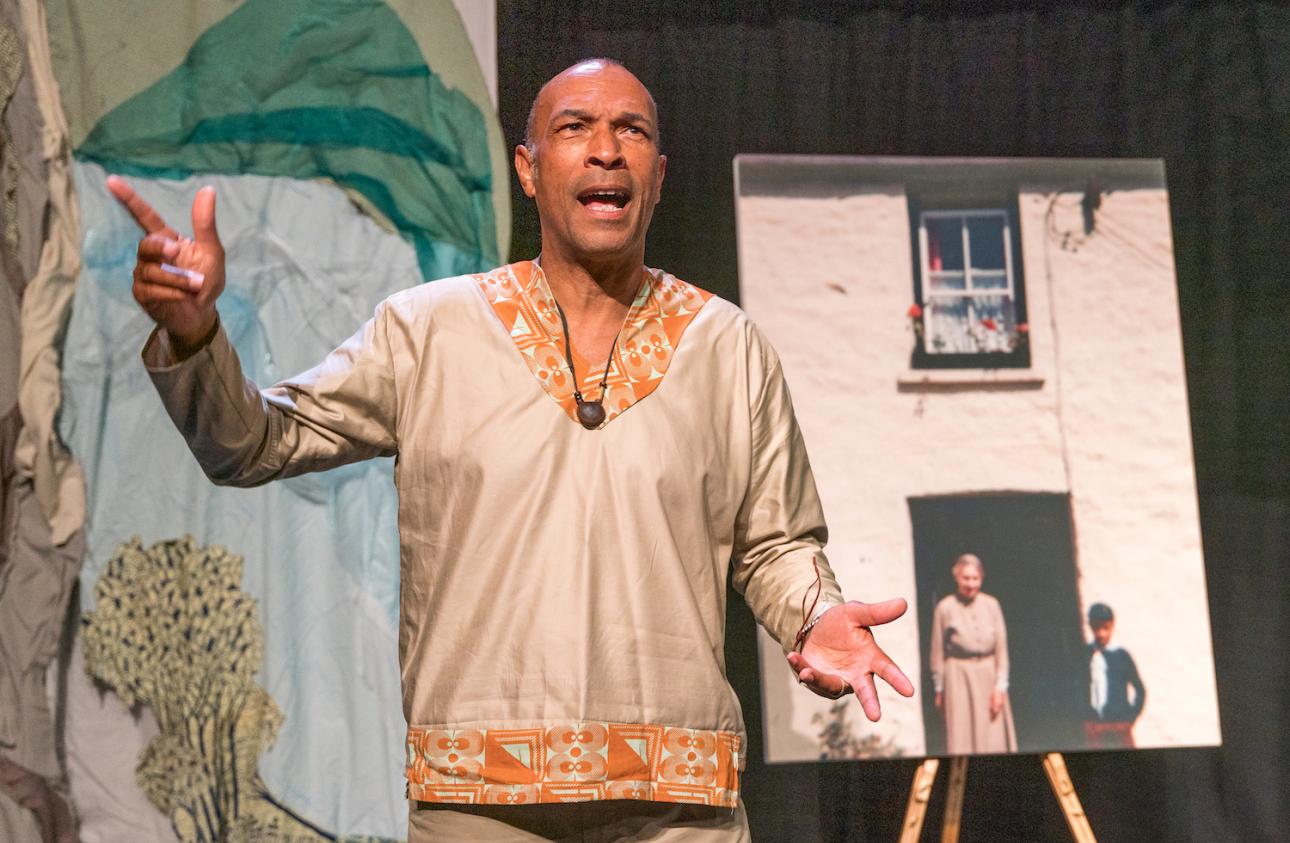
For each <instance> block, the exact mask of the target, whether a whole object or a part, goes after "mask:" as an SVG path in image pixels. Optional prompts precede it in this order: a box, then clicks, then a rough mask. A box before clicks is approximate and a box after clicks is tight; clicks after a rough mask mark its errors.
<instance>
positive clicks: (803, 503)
mask: <svg viewBox="0 0 1290 843" xmlns="http://www.w3.org/2000/svg"><path fill="white" fill-rule="evenodd" d="M529 123H530V129H529V136H528V137H527V138H526V143H525V144H524V145H521V146H519V147H517V148H516V150H515V168H516V172H517V174H518V176H519V180H520V184H521V185H522V187H523V189H524V192H525V194H526V195H527V196H529V197H530V198H532V199H533V200H534V201H535V202H536V203H537V208H538V213H539V217H540V220H541V229H542V252H541V255H540V258H539V260H535V261H522V262H520V263H517V264H511V265H509V266H505V267H500V268H498V269H496V270H493V271H492V272H489V273H484V274H481V275H478V276H466V277H460V278H452V279H443V280H440V281H436V282H434V283H431V284H425V285H421V286H418V287H415V288H413V289H410V290H405V291H403V292H401V293H398V294H396V295H394V296H392V297H390V298H389V299H387V300H386V301H385V302H383V303H382V304H381V305H380V306H379V307H378V308H377V312H376V315H375V317H374V318H373V319H372V320H371V321H370V322H368V323H367V325H365V326H364V327H363V328H362V329H361V330H360V331H359V332H358V333H357V334H356V335H355V336H354V337H352V338H351V339H350V340H349V341H347V342H346V343H345V344H344V345H342V346H341V347H340V348H339V349H337V350H336V351H335V352H333V353H332V354H331V355H330V356H329V357H328V358H327V360H325V361H324V362H323V363H322V364H321V365H320V366H318V367H317V368H315V369H313V370H311V371H309V372H306V373H304V374H303V375H300V376H298V377H296V378H293V379H291V380H289V381H286V382H284V383H283V384H280V385H278V386H276V387H273V388H272V389H268V390H264V391H263V392H262V393H261V392H259V391H258V390H257V389H256V387H255V386H254V385H253V384H250V383H248V382H246V381H244V379H243V378H242V375H241V370H240V366H239V364H238V361H237V356H236V354H235V353H234V352H233V350H232V347H231V346H230V344H229V342H228V340H227V337H225V336H224V334H223V332H222V330H221V329H220V327H219V320H218V318H217V315H216V310H215V301H216V298H217V297H218V295H219V292H220V290H221V289H222V288H223V286H224V258H223V249H222V247H221V246H220V243H219V238H218V235H217V233H216V229H215V197H214V194H213V191H212V190H210V189H209V188H204V189H203V190H201V191H199V192H198V194H197V197H196V199H195V200H194V203H193V228H194V237H193V238H192V239H188V238H183V237H180V236H179V235H178V234H177V233H176V232H175V231H174V230H173V229H171V228H169V227H167V226H166V224H165V223H164V221H162V220H161V219H160V218H159V217H158V216H157V214H156V213H155V212H153V211H152V209H151V208H149V207H148V206H147V204H146V203H144V202H143V200H141V199H140V198H139V197H138V196H137V195H135V194H134V192H133V191H132V190H131V189H130V188H129V187H128V186H127V185H126V184H125V183H124V182H122V181H121V180H119V179H116V178H113V179H111V180H109V189H110V190H111V191H112V192H113V193H114V194H115V195H116V196H117V198H118V199H120V200H121V201H122V202H123V203H124V204H125V205H126V207H127V208H128V209H129V210H130V212H131V213H132V214H133V215H134V217H135V219H136V220H138V222H139V224H140V225H141V226H143V228H144V229H145V230H146V232H147V234H146V235H145V236H144V238H143V240H142V241H141V242H140V245H139V260H138V264H137V266H136V269H135V285H134V294H135V297H136V299H137V300H138V301H139V303H140V305H142V306H143V308H144V309H145V310H146V311H147V312H148V313H149V314H150V315H151V316H152V317H153V319H154V320H156V322H157V323H158V328H157V330H156V331H155V332H154V335H153V336H152V337H151V338H150V339H149V342H148V344H147V346H146V348H145V349H144V360H145V362H146V363H147V364H148V366H149V369H150V371H151V372H152V376H153V379H154V382H155V383H156V384H157V387H158V390H159V392H160V393H161V395H162V397H163V399H164V402H165V404H166V407H167V410H168V411H169V413H170V414H171V417H172V418H173V419H174V421H175V423H176V425H177V426H178V427H179V429H180V430H181V431H182V432H183V433H184V435H185V437H186V438H187V440H188V442H189V444H190V447H191V448H192V450H193V452H194V454H195V455H196V456H197V458H198V460H199V461H200V462H201V464H202V466H203V468H204V470H205V471H206V472H207V474H208V475H209V476H210V477H211V478H212V479H214V480H215V481H216V482H219V483H227V484H238V485H252V484H256V483H263V482H266V481H268V480H272V479H275V478H278V477H286V476H290V475H294V474H298V473H301V472H303V471H310V470H319V469H324V468H329V467H332V466H335V465H340V464H342V463H346V462H350V461H353V460H356V459H362V458H366V457H371V456H376V455H390V454H397V455H398V462H397V466H396V473H395V479H396V483H397V485H398V489H399V535H400V545H401V547H400V553H401V582H400V588H401V606H400V618H401V619H400V637H399V656H400V663H401V666H402V675H403V685H404V688H403V691H404V693H403V701H404V716H405V717H406V719H407V722H408V727H409V728H408V743H407V749H408V754H407V757H408V780H409V798H410V800H411V817H410V828H409V835H410V837H411V838H412V839H414V840H422V839H424V840H431V839H436V840H437V839H445V840H468V839H486V840H501V839H517V840H530V839H544V838H555V839H564V838H570V839H584V838H585V839H602V838H603V839H632V838H634V837H648V839H651V840H658V839H684V840H687V841H688V840H696V841H697V840H704V839H713V840H740V839H746V837H747V821H746V819H745V816H744V813H743V808H742V805H740V803H739V800H738V770H739V769H740V768H741V767H742V766H743V761H744V751H745V749H744V729H743V722H742V716H741V714H740V710H739V704H738V700H737V699H735V696H734V693H733V691H732V689H731V688H730V685H729V683H728V682H727V681H726V678H725V665H724V652H723V645H724V641H723V634H724V614H725V606H724V597H725V578H726V576H727V570H728V569H729V571H730V576H731V578H732V581H733V583H734V586H735V587H736V588H737V589H738V590H739V591H740V592H741V593H743V595H744V596H745V598H746V599H747V600H748V602H749V604H750V605H751V607H752V608H753V611H754V613H755V614H756V615H757V618H758V620H759V621H760V622H761V623H762V624H763V625H764V626H766V627H767V629H768V630H770V632H771V633H772V634H773V635H774V636H775V637H776V638H777V639H778V640H779V641H780V643H781V644H782V645H784V648H785V651H786V653H787V657H788V660H789V664H790V665H791V667H792V669H793V670H794V671H795V673H796V675H797V677H798V679H799V681H800V682H802V684H804V685H806V686H807V687H809V688H810V689H811V690H813V691H815V692H816V693H817V694H821V695H823V696H828V697H838V696H841V695H842V694H844V693H848V692H850V691H851V690H852V689H854V690H855V692H856V693H857V695H858V696H859V698H860V701H861V705H862V706H863V708H864V710H865V713H866V715H867V716H868V717H870V718H871V719H873V720H877V719H878V716H879V713H880V709H879V704H878V698H877V692H876V689H875V686H874V680H873V676H874V675H875V674H877V675H879V676H882V678H883V679H884V680H885V681H887V682H888V683H889V684H891V685H892V686H893V687H894V688H895V689H896V690H897V691H898V692H899V693H901V694H904V695H906V696H909V695H911V694H912V693H913V686H912V685H911V683H910V682H909V680H908V679H907V678H906V677H905V675H904V674H903V673H902V672H901V671H900V669H899V668H898V667H897V666H896V665H895V664H894V663H892V662H891V660H890V659H889V658H887V656H886V655H885V654H884V653H883V652H882V650H881V649H880V648H879V647H878V646H877V645H876V643H875V642H874V640H873V636H872V635H871V634H870V632H869V627H870V626H871V625H875V624H881V623H886V622H888V621H891V620H894V619H895V618H897V617H899V616H900V615H901V614H902V613H903V612H904V610H905V602H904V601H903V600H890V601H886V602H884V603H877V604H870V605H866V604H862V603H843V602H842V596H841V592H840V590H839V588H838V585H837V582H836V580H835V578H834V576H833V574H832V572H831V571H830V570H829V567H828V564H827V561H826V560H825V558H824V556H823V554H822V553H821V552H820V547H821V546H822V544H823V542H824V539H825V535H826V531H825V526H824V522H823V516H822V512H821V509H820V503H819V499H818V496H817V494H816V490H815V484H814V480H813V479H812V477H811V473H810V467H809V465H808V463H807V459H806V451H805V447H804V445H803V443H802V439H801V435H800V433H799V431H798V428H797V425H796V421H795V420H794V417H793V412H792V406H791V404H790V401H789V398H788V393H787V389H786V387H785V385H784V381H783V376H782V373H781V371H780V367H779V363H778V360H777V358H776V357H775V355H774V352H773V351H772V350H771V349H770V347H769V346H768V345H767V344H766V342H765V340H764V339H763V338H762V337H761V335H760V334H759V333H758V332H757V331H756V329H755V328H754V327H753V326H752V325H751V324H750V323H749V322H748V320H747V319H746V318H745V317H744V315H743V314H742V313H741V312H740V311H739V310H738V309H736V308H735V307H733V306H732V305H729V304H727V303H726V302H723V301H721V300H720V299H717V298H714V297H712V296H711V295H710V294H708V293H705V292H703V291H701V290H699V289H698V288H696V287H692V286H691V285H689V284H686V283H685V282H683V281H680V280H679V279H676V278H674V277H672V276H671V275H668V274H667V273H665V272H661V271H659V270H654V269H647V268H646V267H645V266H644V250H645V233H646V230H647V229H648V228H649V222H650V217H651V216H652V214H653V210H654V206H655V205H656V204H657V203H658V201H659V197H660V193H661V190H662V185H663V177H664V172H665V169H666V163H667V162H666V159H665V158H664V157H663V156H662V155H660V154H659V145H658V116H657V113H656V109H655V106H654V101H653V98H652V97H651V96H650V94H649V92H648V91H647V90H646V89H645V88H644V86H643V85H642V84H641V83H640V81H639V80H637V79H636V77H635V76H633V75H632V74H631V73H629V72H628V71H627V70H626V69H625V68H623V67H622V66H621V65H618V64H617V63H614V62H611V61H607V60H601V59H597V60H591V61H586V62H582V63H580V64H577V65H574V66H573V67H571V68H569V69H568V70H566V71H564V72H563V73H561V74H559V75H558V76H556V77H555V78H554V79H552V80H551V81H550V82H548V83H547V84H546V85H545V86H544V87H543V88H542V90H541V92H540V93H539V94H538V96H537V99H536V100H535V102H534V105H533V110H532V114H531V117H530V121H529ZM174 269H178V270H180V271H179V272H176V271H174ZM622 800H635V801H622ZM462 803H469V804H462ZM547 803H563V804H547ZM687 803H691V804H687ZM693 803H699V804H693ZM660 834H662V835H663V836H661V837H660V836H656V835H660Z"/></svg>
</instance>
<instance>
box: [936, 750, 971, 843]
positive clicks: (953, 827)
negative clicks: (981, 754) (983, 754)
mask: <svg viewBox="0 0 1290 843" xmlns="http://www.w3.org/2000/svg"><path fill="white" fill-rule="evenodd" d="M967 765H968V757H967V756H966V755H956V756H955V757H954V758H952V759H950V789H949V790H948V791H947V792H946V794H945V824H944V825H943V826H941V843H959V829H960V828H961V827H962V826H963V791H964V789H965V788H966V787H967Z"/></svg>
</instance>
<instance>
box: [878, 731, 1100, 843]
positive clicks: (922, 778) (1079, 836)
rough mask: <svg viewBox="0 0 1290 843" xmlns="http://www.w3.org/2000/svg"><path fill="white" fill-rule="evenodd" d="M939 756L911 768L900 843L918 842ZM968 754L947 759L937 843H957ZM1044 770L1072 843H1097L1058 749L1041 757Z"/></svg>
mask: <svg viewBox="0 0 1290 843" xmlns="http://www.w3.org/2000/svg"><path fill="white" fill-rule="evenodd" d="M940 765H941V761H940V759H939V758H927V759H924V760H923V763H922V764H919V765H918V769H917V770H915V771H914V783H913V784H912V785H911V786H910V788H909V802H908V804H907V805H906V806H905V824H904V825H903V826H902V827H901V829H900V843H918V838H919V837H920V836H921V835H922V833H923V820H924V818H926V816H927V803H928V802H930V801H931V798H932V785H933V784H934V783H935V782H936V770H937V768H939V767H940ZM967 765H968V756H966V755H958V756H955V757H953V758H951V759H950V785H949V787H950V789H949V792H948V793H947V794H946V796H945V822H944V824H943V825H942V826H941V843H958V839H959V828H960V827H961V826H962V824H963V789H964V788H965V787H966V785H967ZM1044 772H1045V773H1047V774H1048V783H1049V784H1050V785H1052V788H1053V793H1054V794H1056V796H1057V801H1058V802H1059V803H1060V804H1061V806H1062V814H1064V815H1065V817H1066V825H1067V826H1069V827H1070V830H1071V837H1072V838H1073V839H1074V840H1075V843H1097V838H1095V837H1094V836H1093V828H1092V826H1090V825H1089V824H1088V817H1087V816H1085V815H1084V808H1083V807H1082V806H1081V805H1080V804H1079V797H1078V796H1076V795H1075V785H1074V784H1072V783H1071V777H1070V775H1069V774H1068V773H1067V772H1066V759H1064V758H1062V754H1061V753H1060V752H1050V753H1048V754H1047V755H1045V756H1044Z"/></svg>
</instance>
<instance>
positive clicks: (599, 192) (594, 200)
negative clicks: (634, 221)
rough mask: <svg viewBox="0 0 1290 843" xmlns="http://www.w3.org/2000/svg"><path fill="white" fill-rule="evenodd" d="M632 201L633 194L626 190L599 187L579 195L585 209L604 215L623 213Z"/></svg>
mask: <svg viewBox="0 0 1290 843" xmlns="http://www.w3.org/2000/svg"><path fill="white" fill-rule="evenodd" d="M631 199H632V197H631V194H630V193H629V192H627V191H626V190H618V189H614V188H601V187H597V188H593V189H591V190H587V191H584V192H582V193H579V194H578V201H579V202H581V203H582V204H583V207H585V208H587V209H588V210H592V211H600V212H603V213H612V212H614V211H621V210H622V209H623V208H625V207H627V203H628V202H630V201H631Z"/></svg>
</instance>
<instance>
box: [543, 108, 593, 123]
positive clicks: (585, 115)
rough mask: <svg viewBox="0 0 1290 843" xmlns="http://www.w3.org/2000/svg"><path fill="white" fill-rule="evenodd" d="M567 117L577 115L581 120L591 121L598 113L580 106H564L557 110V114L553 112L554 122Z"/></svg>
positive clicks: (552, 118)
mask: <svg viewBox="0 0 1290 843" xmlns="http://www.w3.org/2000/svg"><path fill="white" fill-rule="evenodd" d="M565 117H576V118H578V119H579V120H587V121H591V120H594V119H595V118H596V115H594V114H592V113H591V112H590V111H583V110H582V109H580V108H564V109H561V110H560V111H557V112H556V113H555V114H552V115H551V120H552V122H554V121H556V120H560V119H563V118H565Z"/></svg>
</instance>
